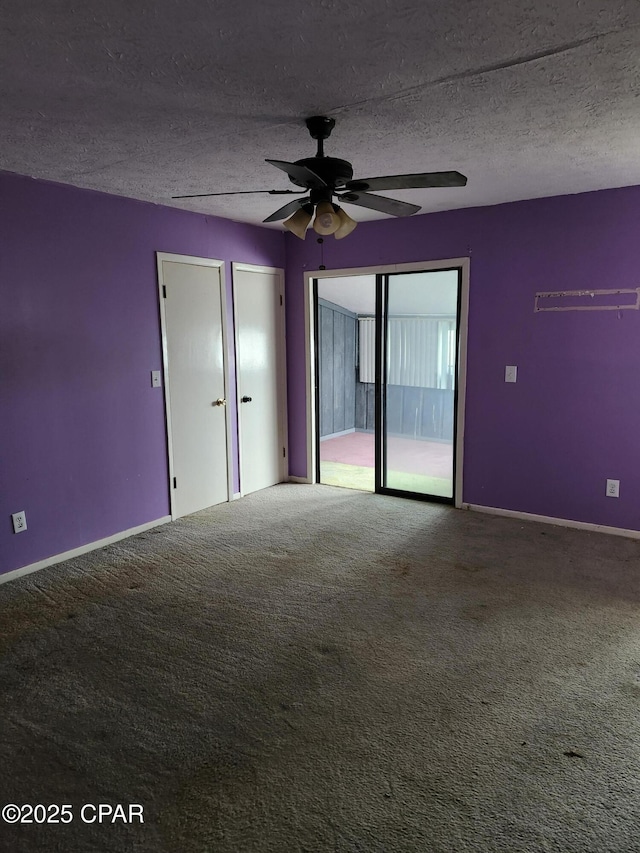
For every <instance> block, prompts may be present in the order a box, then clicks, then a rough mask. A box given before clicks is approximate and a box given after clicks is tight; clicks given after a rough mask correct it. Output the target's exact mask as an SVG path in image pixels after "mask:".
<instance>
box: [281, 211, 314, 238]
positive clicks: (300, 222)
mask: <svg viewBox="0 0 640 853" xmlns="http://www.w3.org/2000/svg"><path fill="white" fill-rule="evenodd" d="M312 218H313V205H312V204H305V205H304V207H301V208H299V209H298V210H297V211H296V212H295V213H294V214H293V216H290V217H289V218H288V219H285V221H284V222H283V223H282V224H283V225H284V227H285V228H286V229H287V231H291V233H292V234H295V235H296V237H299V238H300V239H301V240H304V236H305V234H306V233H307V228H308V227H309V223H310V222H311V220H312Z"/></svg>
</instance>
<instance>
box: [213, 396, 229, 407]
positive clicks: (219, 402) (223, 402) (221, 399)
mask: <svg viewBox="0 0 640 853" xmlns="http://www.w3.org/2000/svg"><path fill="white" fill-rule="evenodd" d="M213 405H214V406H226V405H227V401H226V400H225V399H224V397H218V399H217V400H216V401H215V403H214V404H213Z"/></svg>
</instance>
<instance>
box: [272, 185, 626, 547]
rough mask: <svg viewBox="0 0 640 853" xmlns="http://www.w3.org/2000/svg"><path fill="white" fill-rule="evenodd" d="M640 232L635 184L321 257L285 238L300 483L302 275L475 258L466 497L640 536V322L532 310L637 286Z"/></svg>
mask: <svg viewBox="0 0 640 853" xmlns="http://www.w3.org/2000/svg"><path fill="white" fill-rule="evenodd" d="M639 223H640V187H627V188H623V189H615V190H603V191H601V192H594V193H584V194H580V195H573V196H561V197H556V198H547V199H537V200H533V201H526V202H517V203H513V204H504V205H497V206H495V207H484V208H473V209H467V210H457V211H450V212H447V213H436V214H430V215H426V216H418V217H413V218H411V219H408V220H385V221H377V222H371V223H362V224H361V225H360V226H359V227H358V229H357V230H356V231H355V232H354V233H353V234H351V235H350V236H349V237H347V238H346V239H345V240H343V241H340V242H337V241H335V240H332V239H331V238H330V237H329V238H327V239H326V240H325V243H324V246H323V249H324V261H322V260H321V258H320V247H319V246H318V245H317V244H316V242H315V240H314V235H313V232H312V233H311V234H308V235H307V238H306V240H305V242H302V241H300V240H298V239H297V238H296V237H293V236H292V235H287V237H286V246H287V336H288V375H289V388H288V395H289V407H290V409H289V442H290V470H291V474H292V475H294V476H306V473H307V472H306V444H305V442H306V432H305V416H306V415H305V374H304V371H305V362H304V351H305V342H304V305H303V273H304V271H305V270H307V269H309V270H317V269H318V267H319V265H320V263H322V262H324V264H325V266H326V267H327V269H340V268H349V267H364V266H375V265H376V264H391V263H408V262H414V261H428V260H438V259H446V258H456V257H462V256H469V257H470V258H471V279H470V300H469V337H468V343H469V351H468V371H467V399H466V405H467V409H466V427H465V457H464V500H465V501H466V502H468V503H474V504H482V505H485V506H492V507H501V508H505V509H511V510H519V511H522V512H529V513H536V514H541V515H548V516H553V517H557V518H566V519H573V520H578V521H585V522H591V523H596V524H604V525H611V526H613V527H620V528H628V529H634V530H640V509H639V507H640V444H639V442H638V435H639V434H640V380H639V379H638V363H639V361H640V312H638V311H621V312H617V311H594V312H579V311H578V312H560V313H538V314H534V312H533V308H534V294H535V293H536V291H541V290H580V289H583V288H599V289H604V288H619V287H621V288H635V287H638V286H640V240H639V239H638V225H639ZM507 364H515V365H517V366H518V382H517V383H516V384H515V385H513V384H505V382H504V368H505V365H507ZM608 477H610V478H615V479H620V480H621V484H620V498H619V499H613V498H607V497H605V482H606V479H607V478H608Z"/></svg>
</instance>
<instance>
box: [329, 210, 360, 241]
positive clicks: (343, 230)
mask: <svg viewBox="0 0 640 853" xmlns="http://www.w3.org/2000/svg"><path fill="white" fill-rule="evenodd" d="M338 216H339V217H340V227H339V228H338V230H337V231H336V232H335V234H334V235H333V236H334V237H335V238H336V240H342V238H343V237H348V236H349V234H351V232H352V231H354V230H355V229H356V228H357V227H358V223H357V222H356V221H355V219H352V218H351V217H350V216H349V214H348V213H347V211H346V210H343V209H342V208H341V207H339V208H338Z"/></svg>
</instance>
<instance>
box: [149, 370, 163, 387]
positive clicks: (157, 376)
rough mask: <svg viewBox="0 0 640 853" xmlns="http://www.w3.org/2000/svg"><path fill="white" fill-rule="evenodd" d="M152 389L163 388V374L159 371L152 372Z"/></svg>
mask: <svg viewBox="0 0 640 853" xmlns="http://www.w3.org/2000/svg"><path fill="white" fill-rule="evenodd" d="M151 387H152V388H161V387H162V374H161V373H160V371H159V370H152V371H151Z"/></svg>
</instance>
